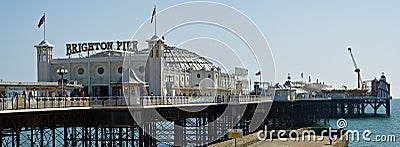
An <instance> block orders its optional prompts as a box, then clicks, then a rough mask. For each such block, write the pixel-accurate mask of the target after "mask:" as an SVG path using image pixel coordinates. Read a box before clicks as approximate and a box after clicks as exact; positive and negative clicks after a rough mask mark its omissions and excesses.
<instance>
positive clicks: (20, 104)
mask: <svg viewBox="0 0 400 147" xmlns="http://www.w3.org/2000/svg"><path fill="white" fill-rule="evenodd" d="M263 99H265V100H271V98H267V99H266V98H263V97H260V96H254V95H251V96H250V95H242V96H140V97H137V98H135V97H132V98H131V99H128V98H124V97H123V96H107V97H33V96H31V97H30V96H20V97H18V98H17V97H12V98H0V111H2V110H18V109H46V108H67V107H111V106H159V105H190V104H212V103H241V102H259V101H262V100H263Z"/></svg>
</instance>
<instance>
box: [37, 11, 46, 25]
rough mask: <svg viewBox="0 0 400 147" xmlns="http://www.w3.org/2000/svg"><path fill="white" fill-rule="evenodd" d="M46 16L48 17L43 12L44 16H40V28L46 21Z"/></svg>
mask: <svg viewBox="0 0 400 147" xmlns="http://www.w3.org/2000/svg"><path fill="white" fill-rule="evenodd" d="M45 18H46V15H45V14H43V16H42V18H40V20H39V24H38V25H37V26H38V28H40V26H42V24H43V23H44V21H45Z"/></svg>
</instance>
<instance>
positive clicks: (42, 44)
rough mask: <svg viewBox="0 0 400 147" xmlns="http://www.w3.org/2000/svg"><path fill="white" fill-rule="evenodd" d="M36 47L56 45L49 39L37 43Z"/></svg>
mask: <svg viewBox="0 0 400 147" xmlns="http://www.w3.org/2000/svg"><path fill="white" fill-rule="evenodd" d="M35 47H54V45H52V44H50V43H49V42H48V41H47V40H43V41H42V42H40V43H39V45H35Z"/></svg>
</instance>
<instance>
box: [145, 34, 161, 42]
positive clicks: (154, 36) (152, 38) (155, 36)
mask: <svg viewBox="0 0 400 147" xmlns="http://www.w3.org/2000/svg"><path fill="white" fill-rule="evenodd" d="M158 40H161V41H164V40H163V39H162V38H160V37H158V36H157V35H153V37H151V38H150V40H147V41H158Z"/></svg>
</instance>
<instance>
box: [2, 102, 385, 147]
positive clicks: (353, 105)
mask: <svg viewBox="0 0 400 147" xmlns="http://www.w3.org/2000/svg"><path fill="white" fill-rule="evenodd" d="M190 99H193V98H190V97H187V96H182V97H172V96H171V97H160V96H158V97H151V96H146V97H141V98H140V100H141V103H140V105H129V104H127V103H126V102H125V99H123V98H114V97H109V98H90V97H75V98H72V97H71V98H68V97H35V98H32V99H31V100H28V101H26V100H24V101H22V102H23V104H22V105H21V103H20V102H21V101H16V100H13V99H12V98H5V99H2V101H1V102H0V105H1V110H0V131H1V133H0V137H1V138H2V141H1V143H0V146H157V145H161V144H168V145H175V146H188V145H189V146H205V145H209V144H212V143H218V142H221V141H225V140H228V139H229V138H228V136H227V130H228V129H230V128H240V129H243V135H247V134H251V133H253V132H251V131H250V129H249V124H250V120H252V117H253V115H254V114H256V113H266V112H256V107H257V105H259V104H267V105H269V106H271V107H270V111H269V113H268V116H267V118H266V119H265V120H264V122H263V123H262V125H261V126H260V129H261V128H262V126H264V125H266V126H268V128H269V129H288V128H298V127H304V126H310V125H313V124H316V123H327V121H329V119H330V118H341V117H344V118H350V117H369V116H382V115H385V116H390V98H378V97H363V98H361V97H349V98H344V99H335V98H307V99H298V100H294V101H287V102H273V101H272V100H270V99H263V98H261V97H259V96H235V97H232V98H231V99H229V100H227V99H222V100H217V99H212V100H211V101H208V102H204V103H191V101H190ZM16 102H18V104H16ZM26 102H27V103H26ZM205 106H206V107H205ZM228 106H229V107H228ZM367 107H371V108H373V110H374V111H373V112H368V111H366V110H365V109H366V108H367ZM185 108H196V109H197V108H198V109H199V110H200V109H201V111H198V112H189V111H185ZM202 108H204V109H202ZM379 108H381V109H386V111H385V113H380V111H377V110H378V109H379ZM153 109H155V110H156V111H157V112H158V114H159V115H161V116H162V117H163V118H165V120H161V119H158V120H157V119H153V118H157V117H159V116H153V115H154V113H153V112H151V110H153ZM236 109H237V110H238V109H243V110H244V112H243V113H240V112H236V111H235V110H236ZM225 111H227V112H231V113H230V114H229V115H224V118H220V116H221V114H223V113H224V112H225ZM130 112H133V114H134V115H135V114H138V115H139V114H140V116H145V117H140V120H135V119H134V118H133V117H132V114H131V113H130ZM217 118H219V121H217V122H214V121H215V120H216V119H217ZM233 122H238V123H236V124H233ZM178 126H181V127H178ZM152 136H153V137H154V136H156V138H158V140H157V139H156V138H153V137H152ZM220 136H222V137H220Z"/></svg>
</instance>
